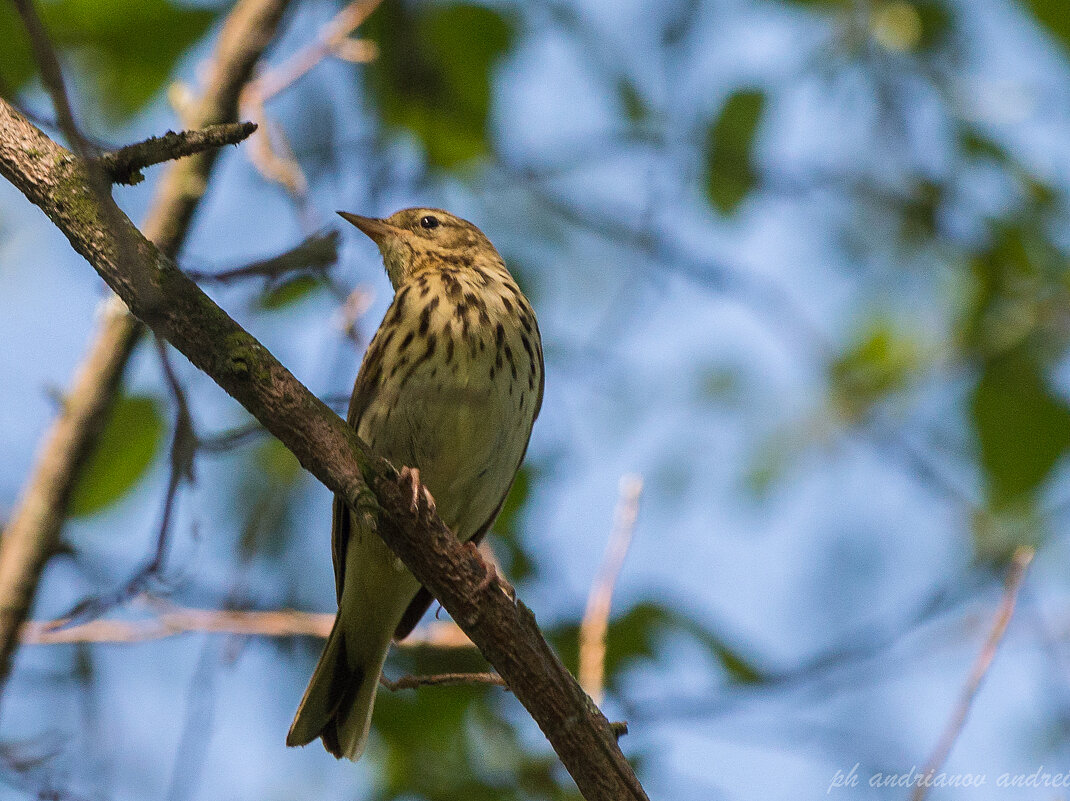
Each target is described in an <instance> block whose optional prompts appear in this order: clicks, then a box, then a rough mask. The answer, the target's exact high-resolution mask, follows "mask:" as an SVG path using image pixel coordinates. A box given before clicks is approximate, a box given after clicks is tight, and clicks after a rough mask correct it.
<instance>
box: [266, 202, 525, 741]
mask: <svg viewBox="0 0 1070 801" xmlns="http://www.w3.org/2000/svg"><path fill="white" fill-rule="evenodd" d="M338 213H339V214H340V215H341V216H342V217H343V218H344V219H345V220H347V221H348V222H350V223H352V224H353V225H355V226H356V227H357V228H358V229H360V230H361V231H362V232H363V233H364V234H366V235H367V236H368V237H369V238H370V239H371V240H372V241H373V242H374V243H375V244H376V245H377V246H378V248H379V251H380V253H381V255H382V259H383V265H384V267H385V268H386V273H387V277H388V278H389V279H390V283H391V285H392V287H393V289H394V296H393V299H392V301H391V303H390V306H389V308H388V309H387V310H386V313H385V315H384V317H383V320H382V322H381V323H380V325H379V328H378V330H377V331H376V333H375V336H374V337H373V338H372V341H371V342H370V343H369V345H368V349H367V351H366V353H365V355H364V358H363V360H362V362H361V366H360V370H359V372H358V374H357V379H356V382H355V383H354V386H353V394H352V396H351V398H350V403H349V412H348V415H347V421H348V423H349V424H350V425H351V426H353V427H354V428H355V429H356V431H357V434H358V436H359V437H360V439H361V440H362V441H363V442H364V443H365V444H366V445H367V446H368V448H369V450H370V451H371V453H373V454H375V455H377V456H381V457H383V458H385V459H387V460H388V461H389V462H391V464H393V465H394V467H395V468H398V469H399V470H400V473H401V475H402V477H403V478H405V479H407V480H408V481H409V482H410V483H411V488H412V491H413V502H414V504H415V503H416V502H417V500H418V498H419V497H420V496H421V494H422V496H423V497H424V498H425V499H426V501H427V502H428V503H429V504H430V505H431V506H432V508H434V509H435V510H437V513H438V515H439V517H440V518H441V520H442V521H443V522H444V523H445V524H446V525H447V526H448V527H449V529H450V530H451V531H452V532H453V533H454V534H455V535H456V536H457V537H458V538H459V539H461V540H462V541H470V542H473V543H475V544H478V543H479V541H480V540H481V539H482V538H483V537H484V535H485V534H486V533H487V531H488V529H489V528H490V527H491V525H492V524H493V522H494V520H495V518H496V517H497V516H498V513H499V512H500V511H501V508H502V505H503V503H504V502H505V498H506V495H507V494H508V492H509V488H510V486H511V485H512V483H513V479H514V478H515V476H516V473H517V471H518V469H519V468H520V464H521V462H522V461H523V459H524V455H525V453H526V451H527V446H528V441H529V439H530V436H531V431H532V427H533V425H534V423H535V419H536V417H538V414H539V410H540V408H541V406H542V396H543V387H544V366H543V354H542V338H541V335H540V333H539V326H538V322H537V321H536V318H535V312H534V311H533V310H532V307H531V304H530V303H529V302H528V300H527V298H526V297H525V296H524V294H523V292H522V291H521V290H520V287H519V286H518V285H517V283H516V281H515V280H514V279H513V276H512V275H511V274H510V273H509V271H508V269H507V268H506V266H505V262H504V260H503V259H502V257H501V255H500V254H499V253H498V251H497V250H496V249H495V247H494V245H493V244H491V242H490V240H489V239H488V238H487V236H486V235H485V234H484V233H483V232H482V231H480V230H479V228H477V227H476V226H475V225H473V224H472V223H470V222H468V221H467V220H463V219H461V218H459V217H457V216H455V215H453V214H450V213H449V212H447V211H443V210H442V209H436V208H410V209H403V210H401V211H398V212H396V213H394V214H392V215H391V216H389V217H386V218H375V217H362V216H360V215H358V214H350V213H348V212H338ZM331 549H332V555H333V560H334V576H335V590H336V595H337V600H338V614H337V615H336V617H335V621H334V625H333V627H332V629H331V633H330V635H329V636H328V638H327V642H326V645H325V646H324V648H323V652H322V654H321V655H320V658H319V662H318V663H317V665H316V668H315V671H314V672H313V674H312V678H311V680H310V681H309V684H308V688H307V689H306V690H305V693H304V697H303V698H302V700H301V703H300V705H299V706H298V709H297V713H296V715H295V717H294V721H293V724H292V726H291V727H290V731H289V733H288V734H287V737H286V744H287V745H290V746H297V745H307V744H309V743H311V742H312V741H314V740H315V739H316V738H317V737H318V738H320V739H321V740H322V741H323V745H324V747H325V748H326V750H327V751H328V752H329V753H330V754H332V755H333V756H334V757H336V758H338V759H341V758H342V757H346V758H348V759H351V760H353V761H356V760H358V759H359V758H360V756H361V755H362V754H363V753H364V750H365V748H366V746H367V742H368V737H369V732H370V730H371V720H372V709H373V706H374V703H375V693H376V689H377V686H378V684H379V678H380V676H381V674H382V670H383V664H384V662H385V660H386V655H387V652H388V651H389V649H390V644H391V642H392V640H400V639H402V638H404V637H405V636H407V635H408V634H409V632H411V631H412V629H413V627H414V626H415V625H416V624H417V623H418V622H419V620H420V618H421V617H422V616H423V614H424V613H425V612H426V611H427V609H428V607H429V606H430V605H431V602H432V600H433V598H432V596H431V594H430V593H429V592H428V591H427V590H426V589H425V588H424V587H422V586H421V585H420V583H419V582H418V581H417V580H416V578H415V577H414V576H413V575H412V574H411V573H410V572H409V571H408V570H407V569H406V568H405V567H404V565H403V564H402V563H401V561H400V560H398V559H397V557H396V556H395V555H394V553H393V552H392V551H390V550H389V549H388V548H387V546H386V545H385V544H384V543H383V541H382V540H381V539H380V538H379V536H378V535H377V534H376V533H374V531H369V530H368V529H367V526H365V525H362V521H361V518H359V517H358V516H356V515H353V514H352V513H351V512H350V510H349V509H348V508H347V506H346V504H345V502H344V500H343V499H341V498H339V497H338V496H336V497H335V499H334V508H333V521H332V529H331Z"/></svg>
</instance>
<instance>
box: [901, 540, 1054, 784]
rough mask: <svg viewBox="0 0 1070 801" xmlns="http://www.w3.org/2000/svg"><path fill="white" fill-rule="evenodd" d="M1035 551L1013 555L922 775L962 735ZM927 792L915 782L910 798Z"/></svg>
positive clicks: (940, 761) (933, 769)
mask: <svg viewBox="0 0 1070 801" xmlns="http://www.w3.org/2000/svg"><path fill="white" fill-rule="evenodd" d="M1035 553H1036V551H1035V550H1034V549H1033V548H1029V547H1026V546H1019V547H1018V549H1017V550H1015V552H1014V556H1013V557H1012V558H1011V564H1010V567H1008V568H1007V576H1006V578H1005V579H1004V583H1003V597H1002V599H1001V600H1000V603H999V609H998V610H997V611H996V615H995V617H994V618H993V620H992V628H991V630H990V631H989V632H988V637H987V638H986V639H985V644H984V647H982V648H981V651H980V653H979V654H977V659H976V660H974V663H973V667H972V668H971V669H970V675H969V676H968V677H967V678H966V683H965V685H963V687H962V692H961V693H960V696H959V700H958V703H957V704H956V705H955V708H954V710H953V711H952V714H951V719H950V720H948V722H947V725H946V726H945V727H944V731H943V733H942V734H941V735H940V740H939V741H938V742H937V744H936V747H935V748H934V749H933V752H932V754H930V755H929V758H928V759H927V760H926V762H925V767H923V768H922V769H921V773H920V774H919V775H921V776H931V775H933V774H935V773H936V772H937V771H938V770H940V768H942V767H943V766H944V763H945V762H946V761H947V758H948V756H950V755H951V749H952V748H954V747H955V741H956V740H958V738H959V735H960V734H961V733H962V727H963V726H965V725H966V718H967V717H969V714H970V709H971V708H972V707H973V701H974V699H975V698H976V697H977V693H978V691H979V690H980V689H981V684H982V682H984V680H985V676H986V675H988V669H989V668H990V667H992V660H993V659H995V658H996V651H998V650H999V646H1000V643H1002V642H1003V635H1004V634H1006V632H1007V626H1008V625H1010V622H1011V618H1012V617H1014V607H1015V606H1016V605H1017V603H1018V592H1019V590H1021V589H1022V581H1024V580H1025V573H1026V571H1027V570H1028V569H1029V564H1030V562H1032V561H1033V556H1034V555H1035ZM928 794H929V783H928V782H925V783H919V784H917V785H915V787H914V792H913V793H911V795H910V799H911V801H924V799H925V797H926V796H927V795H928Z"/></svg>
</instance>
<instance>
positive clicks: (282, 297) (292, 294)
mask: <svg viewBox="0 0 1070 801" xmlns="http://www.w3.org/2000/svg"><path fill="white" fill-rule="evenodd" d="M322 286H324V281H323V279H322V278H320V277H319V276H318V275H310V274H308V273H305V274H304V275H295V276H294V277H293V278H287V279H286V280H285V281H282V282H281V283H279V284H275V285H274V286H272V287H271V288H270V289H268V290H267V291H266V292H264V294H262V295H261V296H260V297H259V298H258V300H257V305H258V306H259V307H260V308H261V309H264V310H265V311H276V310H278V309H283V308H286V307H287V306H292V305H294V304H295V303H297V302H299V301H301V300H304V299H305V298H306V297H308V296H309V295H311V294H312V293H313V292H315V291H316V290H317V289H319V288H320V287H322Z"/></svg>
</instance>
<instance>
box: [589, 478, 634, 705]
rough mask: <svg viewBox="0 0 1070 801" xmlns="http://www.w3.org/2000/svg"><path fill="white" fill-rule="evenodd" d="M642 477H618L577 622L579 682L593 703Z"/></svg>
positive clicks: (598, 699)
mask: <svg viewBox="0 0 1070 801" xmlns="http://www.w3.org/2000/svg"><path fill="white" fill-rule="evenodd" d="M642 492H643V479H642V478H640V477H639V476H637V475H626V476H622V477H621V480H620V497H619V498H618V500H617V510H616V512H615V513H614V515H613V531H612V532H611V533H610V535H609V543H608V544H607V545H606V554H605V556H604V557H603V559H602V567H601V568H600V569H599V571H598V575H597V576H595V580H594V583H593V584H592V585H591V594H590V595H589V596H588V598H587V610H586V611H585V612H584V614H583V621H582V622H581V623H580V670H579V679H580V685H581V686H582V687H583V689H584V690H586V691H587V694H588V695H590V696H591V698H592V699H593V700H594V702H595V703H596V704H598V703H601V702H602V688H603V685H604V683H605V672H606V632H607V631H608V630H609V610H610V607H611V606H612V603H613V588H614V587H615V586H616V584H617V576H619V575H620V571H621V568H622V567H623V566H624V557H625V556H627V555H628V548H629V547H630V546H631V544H632V535H633V534H634V533H635V520H636V517H637V516H638V514H639V496H640V495H641V494H642Z"/></svg>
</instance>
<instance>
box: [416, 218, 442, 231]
mask: <svg viewBox="0 0 1070 801" xmlns="http://www.w3.org/2000/svg"><path fill="white" fill-rule="evenodd" d="M439 225H440V223H439V221H438V217H433V216H431V215H430V214H428V215H427V216H426V217H421V218H420V227H421V228H426V229H427V230H428V231H430V230H431V229H432V228H438V226H439Z"/></svg>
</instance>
